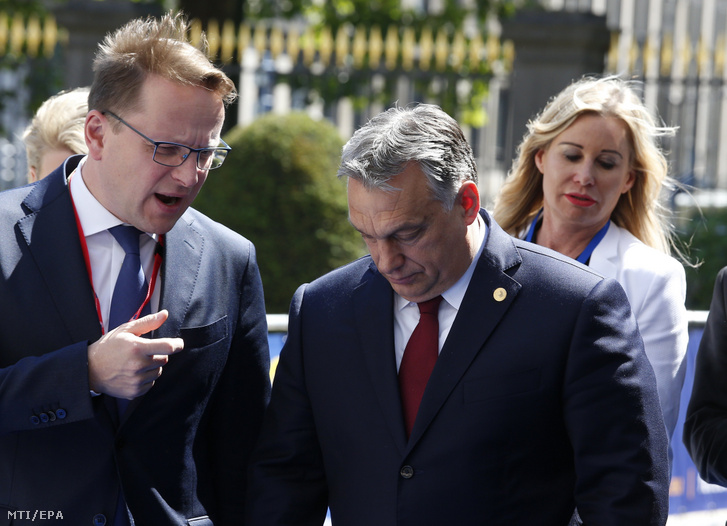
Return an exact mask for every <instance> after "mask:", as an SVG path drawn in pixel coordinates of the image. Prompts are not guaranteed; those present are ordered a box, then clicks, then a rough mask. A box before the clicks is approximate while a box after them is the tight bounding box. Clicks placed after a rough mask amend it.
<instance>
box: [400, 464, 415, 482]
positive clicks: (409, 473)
mask: <svg viewBox="0 0 727 526" xmlns="http://www.w3.org/2000/svg"><path fill="white" fill-rule="evenodd" d="M399 475H401V476H402V477H404V478H405V479H410V478H412V477H413V476H414V468H413V467H411V466H404V467H403V468H401V471H399Z"/></svg>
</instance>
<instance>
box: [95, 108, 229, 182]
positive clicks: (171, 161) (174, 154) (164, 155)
mask: <svg viewBox="0 0 727 526" xmlns="http://www.w3.org/2000/svg"><path fill="white" fill-rule="evenodd" d="M101 113H102V114H103V115H111V116H112V117H113V118H114V119H116V120H117V121H119V122H120V123H121V124H123V125H124V126H126V127H127V128H129V129H130V130H131V131H133V132H136V133H137V134H138V135H140V136H141V137H143V138H144V139H146V140H147V141H149V142H150V143H151V144H153V145H154V153H153V154H152V160H153V161H154V162H155V163H158V164H161V165H164V166H171V167H175V166H181V165H182V163H184V161H186V160H187V157H189V156H190V154H192V153H193V152H196V153H197V168H198V169H199V170H214V169H215V168H219V167H220V166H222V163H224V162H225V158H226V157H227V152H229V151H230V150H231V149H232V148H230V146H229V145H228V144H227V143H226V142H225V141H223V140H222V139H220V146H217V147H215V148H190V147H189V146H185V145H184V144H179V143H176V142H164V141H155V140H153V139H151V138H149V137H147V136H146V135H144V134H143V133H141V132H140V131H139V130H137V129H136V128H134V127H133V126H132V125H131V124H129V123H128V122H126V121H125V120H124V119H122V118H121V117H119V116H118V115H116V114H115V113H112V112H110V111H108V110H107V111H102V112H101Z"/></svg>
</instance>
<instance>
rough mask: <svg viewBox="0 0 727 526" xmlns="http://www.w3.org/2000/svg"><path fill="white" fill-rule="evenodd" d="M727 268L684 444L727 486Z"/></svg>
mask: <svg viewBox="0 0 727 526" xmlns="http://www.w3.org/2000/svg"><path fill="white" fill-rule="evenodd" d="M726 377H727V267H725V268H723V269H722V270H720V271H719V273H718V274H717V279H716V280H715V283H714V292H713V294H712V303H711V304H710V306H709V316H708V317H707V324H706V326H705V327H704V334H703V335H702V340H701V341H700V342H699V351H698V352H697V358H696V362H695V366H694V387H692V394H691V398H690V399H689V406H688V408H687V417H686V420H685V422H684V436H683V440H684V445H685V446H686V447H687V451H688V452H689V455H690V456H691V457H692V459H693V460H694V464H695V465H696V466H697V470H698V471H699V474H700V475H701V477H702V478H703V479H704V480H706V481H707V482H710V483H712V484H719V485H720V486H725V487H727V450H725V445H726V444H727V385H725V378H726Z"/></svg>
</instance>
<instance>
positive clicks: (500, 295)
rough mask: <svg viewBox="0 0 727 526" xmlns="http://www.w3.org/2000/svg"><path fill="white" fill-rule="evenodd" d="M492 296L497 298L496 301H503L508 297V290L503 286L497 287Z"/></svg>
mask: <svg viewBox="0 0 727 526" xmlns="http://www.w3.org/2000/svg"><path fill="white" fill-rule="evenodd" d="M492 297H493V298H495V301H502V300H504V299H505V298H507V291H506V290H505V289H503V288H502V287H498V288H496V289H495V292H493V293H492Z"/></svg>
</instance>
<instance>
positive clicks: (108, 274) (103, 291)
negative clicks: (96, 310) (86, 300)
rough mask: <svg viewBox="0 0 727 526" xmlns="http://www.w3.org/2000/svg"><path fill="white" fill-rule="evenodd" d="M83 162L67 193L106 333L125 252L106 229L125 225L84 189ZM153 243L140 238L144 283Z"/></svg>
mask: <svg viewBox="0 0 727 526" xmlns="http://www.w3.org/2000/svg"><path fill="white" fill-rule="evenodd" d="M85 161H86V157H84V158H83V159H82V160H81V162H80V163H79V165H78V166H77V167H76V169H75V171H74V172H73V174H71V178H70V191H71V195H72V197H73V205H74V207H75V209H76V214H77V215H78V221H79V222H80V224H81V229H82V230H83V235H84V237H85V238H86V246H87V247H88V257H89V260H90V264H91V274H92V277H93V283H92V284H93V290H94V292H95V293H96V297H97V298H98V302H99V307H100V310H101V311H100V315H101V319H102V321H103V328H104V331H107V330H108V319H109V312H110V310H111V297H112V296H113V292H114V285H115V284H116V278H117V277H118V275H119V271H120V270H121V264H122V262H123V261H124V256H125V252H124V249H123V248H122V247H121V245H119V243H118V242H117V241H116V239H115V238H114V236H113V235H112V234H111V232H109V231H108V229H109V228H112V227H115V226H118V225H121V224H124V223H123V221H121V220H120V219H119V218H117V217H116V216H115V215H113V214H112V213H111V212H109V211H108V210H107V209H106V208H105V207H104V206H103V205H102V204H101V203H100V202H99V201H98V200H97V199H96V198H95V197H94V196H93V194H92V193H91V191H90V190H89V189H88V187H87V186H86V183H85V182H84V180H83V165H84V164H85ZM156 241H157V236H156V234H154V235H149V234H147V235H144V236H142V237H141V240H140V243H139V248H140V251H139V252H140V256H141V263H142V267H143V269H144V275H145V276H146V279H147V283H149V282H150V276H151V273H152V271H153V268H154V251H155V249H156ZM159 289H160V287H159V286H156V287H155V290H154V292H153V294H152V297H151V299H150V307H151V312H156V311H157V310H158V307H159Z"/></svg>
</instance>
